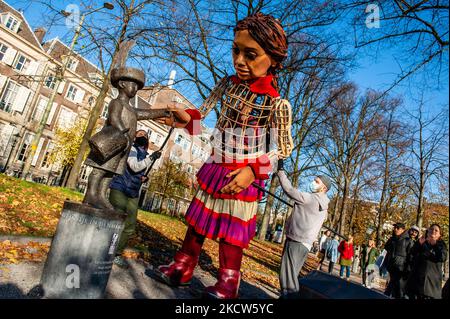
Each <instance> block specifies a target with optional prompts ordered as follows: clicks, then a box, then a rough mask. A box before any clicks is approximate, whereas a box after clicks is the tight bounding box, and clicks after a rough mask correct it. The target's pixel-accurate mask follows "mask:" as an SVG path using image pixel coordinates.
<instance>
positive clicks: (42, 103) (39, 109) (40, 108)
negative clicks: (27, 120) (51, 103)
mask: <svg viewBox="0 0 450 319" xmlns="http://www.w3.org/2000/svg"><path fill="white" fill-rule="evenodd" d="M47 103H48V100H47V99H45V98H42V97H41V98H40V99H39V102H38V103H37V105H36V108H35V109H34V113H33V117H32V119H33V120H35V121H38V122H39V121H40V120H41V119H42V116H43V115H44V111H45V108H46V107H47Z"/></svg>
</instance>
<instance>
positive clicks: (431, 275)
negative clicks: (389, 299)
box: [407, 224, 447, 299]
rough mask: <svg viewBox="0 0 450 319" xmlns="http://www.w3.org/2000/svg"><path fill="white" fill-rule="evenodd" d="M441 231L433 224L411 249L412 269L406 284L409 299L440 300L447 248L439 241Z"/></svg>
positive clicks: (439, 227)
mask: <svg viewBox="0 0 450 319" xmlns="http://www.w3.org/2000/svg"><path fill="white" fill-rule="evenodd" d="M441 237H442V230H441V226H439V225H438V224H433V225H431V226H430V228H429V229H428V231H427V235H426V237H425V236H422V237H421V238H420V239H419V240H418V241H417V242H416V243H415V244H414V246H413V248H412V249H411V256H412V258H411V259H412V268H411V274H410V276H409V279H408V282H407V292H408V297H409V298H410V299H441V298H442V280H443V277H442V265H443V263H444V262H445V260H446V259H447V247H446V245H445V242H444V241H443V240H442V239H441Z"/></svg>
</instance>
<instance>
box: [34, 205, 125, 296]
mask: <svg viewBox="0 0 450 319" xmlns="http://www.w3.org/2000/svg"><path fill="white" fill-rule="evenodd" d="M125 217H126V215H125V214H122V213H119V212H117V211H114V210H108V209H96V208H93V207H92V206H90V205H86V204H81V203H75V202H70V201H65V202H64V207H63V211H62V214H61V218H60V220H59V223H58V227H57V229H56V234H55V236H54V238H53V241H52V245H51V247H50V251H49V254H48V257H47V260H46V263H45V266H44V271H43V274H42V278H41V284H42V288H43V297H44V298H67V299H73V298H83V299H91V298H103V295H104V291H105V289H106V285H107V283H108V278H109V275H110V273H111V269H112V262H113V259H114V256H115V250H116V246H117V243H118V241H119V237H120V235H121V233H122V230H123V227H124V220H125Z"/></svg>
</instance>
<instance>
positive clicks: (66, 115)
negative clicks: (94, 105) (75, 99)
mask: <svg viewBox="0 0 450 319" xmlns="http://www.w3.org/2000/svg"><path fill="white" fill-rule="evenodd" d="M76 118H77V114H76V113H75V112H72V111H71V110H69V109H66V108H64V107H62V108H61V111H60V112H59V117H58V127H60V128H62V129H68V128H70V127H71V126H72V125H73V123H74V122H75V120H76Z"/></svg>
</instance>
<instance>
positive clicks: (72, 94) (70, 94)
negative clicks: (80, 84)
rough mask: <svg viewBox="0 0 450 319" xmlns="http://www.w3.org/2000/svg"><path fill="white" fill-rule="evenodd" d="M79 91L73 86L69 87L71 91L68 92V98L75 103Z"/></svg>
mask: <svg viewBox="0 0 450 319" xmlns="http://www.w3.org/2000/svg"><path fill="white" fill-rule="evenodd" d="M77 91H78V89H77V88H76V87H74V86H73V85H69V89H68V90H67V95H66V98H67V99H69V100H71V101H75V96H76V94H77Z"/></svg>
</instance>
